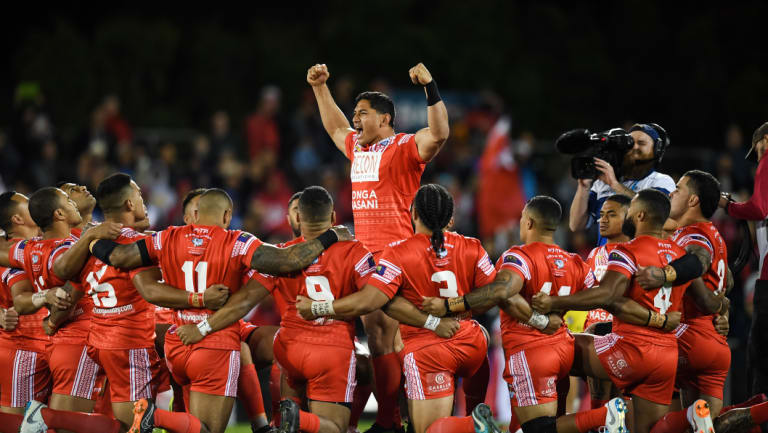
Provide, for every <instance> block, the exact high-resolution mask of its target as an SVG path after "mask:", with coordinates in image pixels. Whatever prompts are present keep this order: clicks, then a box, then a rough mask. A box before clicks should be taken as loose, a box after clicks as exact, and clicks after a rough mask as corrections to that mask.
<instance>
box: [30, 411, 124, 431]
mask: <svg viewBox="0 0 768 433" xmlns="http://www.w3.org/2000/svg"><path fill="white" fill-rule="evenodd" d="M40 414H41V415H42V416H43V421H45V425H47V426H48V428H49V429H53V430H55V429H67V430H76V431H103V432H110V433H117V432H119V431H120V422H119V421H117V420H116V419H114V418H110V417H108V416H106V415H103V414H100V413H83V412H70V411H67V410H53V409H48V408H47V407H44V408H42V409H41V410H40Z"/></svg>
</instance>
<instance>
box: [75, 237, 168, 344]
mask: <svg viewBox="0 0 768 433" xmlns="http://www.w3.org/2000/svg"><path fill="white" fill-rule="evenodd" d="M142 237H144V238H148V236H146V235H143V234H141V233H138V232H136V231H134V230H133V229H130V228H127V227H126V228H123V229H122V230H121V233H120V236H119V237H118V238H117V239H115V242H117V243H118V244H130V243H133V242H136V241H137V240H139V239H140V238H142ZM141 270H142V269H137V270H134V271H125V270H121V269H118V268H115V267H112V266H109V265H107V264H106V263H104V262H102V261H101V260H99V259H97V258H96V257H94V256H91V257H90V258H88V261H87V262H86V263H85V266H83V270H82V271H81V272H80V277H79V280H80V283H81V284H82V285H83V287H84V288H86V289H87V290H88V291H87V294H86V295H87V296H90V297H91V300H92V301H93V319H91V333H90V335H89V336H88V344H89V345H91V346H93V347H96V348H99V349H110V350H117V349H140V348H145V347H154V339H155V320H154V315H155V309H154V306H152V305H150V304H149V302H147V301H146V300H144V298H142V297H141V295H140V294H139V292H138V291H137V290H136V288H135V287H134V286H133V282H132V281H131V278H132V276H133V275H135V274H136V273H137V272H139V271H141Z"/></svg>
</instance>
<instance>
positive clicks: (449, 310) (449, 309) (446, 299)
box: [445, 298, 451, 315]
mask: <svg viewBox="0 0 768 433" xmlns="http://www.w3.org/2000/svg"><path fill="white" fill-rule="evenodd" d="M448 314H451V307H450V305H448V298H445V315H448Z"/></svg>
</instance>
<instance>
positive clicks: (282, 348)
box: [273, 331, 357, 403]
mask: <svg viewBox="0 0 768 433" xmlns="http://www.w3.org/2000/svg"><path fill="white" fill-rule="evenodd" d="M286 340H287V341H286ZM273 349H274V351H275V361H277V364H278V365H279V366H280V369H281V370H282V371H283V374H285V377H286V379H287V380H288V384H289V385H290V386H291V388H297V387H303V386H304V385H306V388H307V391H306V394H307V398H309V399H311V400H315V401H327V402H334V403H351V402H352V393H353V392H354V390H355V385H357V382H356V381H355V373H356V371H357V370H356V368H357V359H356V358H355V351H354V350H353V349H345V348H343V347H339V346H313V345H310V344H306V343H301V342H296V341H292V340H289V339H286V338H285V337H283V336H282V334H281V333H280V332H279V331H278V333H277V335H276V336H275V341H274V345H273Z"/></svg>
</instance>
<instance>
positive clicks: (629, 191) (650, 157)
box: [568, 123, 675, 245]
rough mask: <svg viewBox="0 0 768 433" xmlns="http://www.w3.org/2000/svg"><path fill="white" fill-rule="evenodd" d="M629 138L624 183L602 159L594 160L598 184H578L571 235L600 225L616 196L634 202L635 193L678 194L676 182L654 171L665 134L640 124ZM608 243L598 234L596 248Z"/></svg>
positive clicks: (666, 142)
mask: <svg viewBox="0 0 768 433" xmlns="http://www.w3.org/2000/svg"><path fill="white" fill-rule="evenodd" d="M629 134H630V135H631V136H632V138H633V139H634V140H635V144H634V146H632V149H630V150H629V152H627V154H626V155H624V162H623V167H622V168H623V171H624V173H625V175H624V176H623V177H622V179H621V181H619V180H618V179H616V174H615V173H614V170H613V167H611V165H610V164H609V163H608V162H606V161H604V160H602V159H599V158H595V167H596V168H597V170H598V172H599V173H600V175H599V176H598V178H597V180H595V181H594V182H593V181H592V180H591V179H579V180H578V187H577V188H576V194H575V195H574V197H573V202H572V203H571V214H570V219H569V223H568V225H569V227H570V228H571V230H572V231H577V230H583V229H587V228H589V227H590V226H591V225H592V224H593V223H594V222H595V221H597V217H598V215H599V214H600V208H601V207H603V202H604V201H605V200H606V199H607V198H608V197H610V196H612V195H614V194H622V195H626V196H627V197H630V198H632V197H634V196H635V191H640V190H642V189H646V188H654V189H658V190H659V191H661V192H663V193H665V194H669V193H670V192H672V191H674V190H675V181H673V180H672V178H671V177H669V176H668V175H666V174H662V173H659V172H657V171H655V170H654V169H655V168H656V166H657V165H658V164H659V162H661V158H662V157H663V156H664V151H665V150H666V148H667V146H668V145H669V138H668V137H667V133H666V131H664V129H663V128H662V127H660V126H659V125H656V124H653V123H652V124H646V123H637V124H635V125H633V126H632V128H631V129H630V130H629ZM605 242H606V239H604V238H603V237H602V236H600V235H599V234H598V242H597V244H598V245H603V244H604V243H605Z"/></svg>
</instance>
